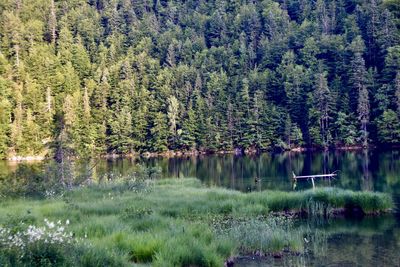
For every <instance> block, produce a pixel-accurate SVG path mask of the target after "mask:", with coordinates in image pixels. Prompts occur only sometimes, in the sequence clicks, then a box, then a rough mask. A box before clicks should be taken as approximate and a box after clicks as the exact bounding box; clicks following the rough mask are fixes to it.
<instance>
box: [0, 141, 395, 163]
mask: <svg viewBox="0 0 400 267" xmlns="http://www.w3.org/2000/svg"><path fill="white" fill-rule="evenodd" d="M398 148H400V146H383V147H377V146H374V145H370V146H369V147H368V148H364V147H362V146H360V145H354V146H338V147H331V148H327V149H324V148H320V147H294V148H291V149H290V150H277V149H275V150H273V149H271V150H267V149H263V150H260V149H246V150H242V149H233V150H218V151H202V150H189V151H183V150H181V151H172V150H171V151H166V152H143V153H130V154H117V153H107V154H102V155H99V156H96V157H92V158H105V159H118V158H138V157H142V158H179V157H197V156H209V155H236V156H246V155H247V156H254V155H258V154H262V153H285V152H289V153H303V152H324V151H361V150H391V149H398ZM70 158H71V157H70ZM72 158H73V159H79V157H72ZM48 159H52V158H50V157H48V156H43V155H30V156H12V157H7V158H5V159H4V160H5V161H8V162H11V163H21V162H32V163H34V162H41V161H44V160H48Z"/></svg>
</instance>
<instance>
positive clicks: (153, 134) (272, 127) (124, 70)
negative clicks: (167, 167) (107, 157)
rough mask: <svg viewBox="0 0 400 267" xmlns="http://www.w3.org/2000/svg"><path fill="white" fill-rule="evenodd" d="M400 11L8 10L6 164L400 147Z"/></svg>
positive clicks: (112, 6)
mask: <svg viewBox="0 0 400 267" xmlns="http://www.w3.org/2000/svg"><path fill="white" fill-rule="evenodd" d="M399 12H400V11H399V5H398V4H396V1H389V0H388V1H386V0H384V1H382V0H362V1H355V0H339V1H336V0H317V1H311V0H305V1H298V0H286V1H281V0H276V1H273V0H263V1H248V0H233V1H227V0H212V1H203V0H189V1H179V0H171V1H165V0H154V1H147V0H110V1H105V0H67V1H60V0H36V1H27V0H3V1H1V2H0V14H1V16H0V20H1V24H0V157H7V156H9V155H21V156H24V155H36V154H43V153H48V151H54V153H56V152H57V151H68V152H69V153H71V154H72V155H77V156H91V155H95V154H104V153H121V154H126V153H132V152H138V153H141V152H163V151H167V150H193V149H197V150H203V151H218V150H231V149H236V148H239V149H243V150H245V149H260V150H264V149H274V148H283V149H286V148H292V147H297V146H318V147H325V148H327V147H335V146H344V145H356V144H358V145H364V146H366V145H368V144H371V143H372V144H390V145H393V144H399V143H400V134H399V132H400V128H399V127H400V123H399V121H400V117H399V116H400V42H399V40H400V23H399ZM60 149H61V150H60Z"/></svg>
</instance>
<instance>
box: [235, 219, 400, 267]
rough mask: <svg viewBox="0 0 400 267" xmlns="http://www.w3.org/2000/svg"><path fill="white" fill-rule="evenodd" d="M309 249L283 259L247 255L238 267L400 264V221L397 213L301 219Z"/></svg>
mask: <svg viewBox="0 0 400 267" xmlns="http://www.w3.org/2000/svg"><path fill="white" fill-rule="evenodd" d="M297 227H298V231H300V232H303V233H305V235H304V236H305V237H306V239H307V240H308V243H307V244H306V252H305V253H304V254H302V255H300V256H290V255H285V256H284V257H283V258H279V259H274V258H272V257H270V258H267V259H251V258H245V259H242V260H240V261H239V262H237V264H236V266H242V267H244V266H245V267H256V266H257V267H259V266H360V267H361V266H363V267H365V266H399V265H400V254H399V253H398V251H399V249H400V222H399V220H398V218H395V217H393V216H389V215H388V216H383V217H370V218H364V219H362V220H355V219H353V220H351V219H343V218H337V219H330V220H323V219H321V220H312V221H307V220H303V221H299V222H298V226H297Z"/></svg>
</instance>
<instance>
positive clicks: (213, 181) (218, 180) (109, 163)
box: [0, 151, 400, 194]
mask: <svg viewBox="0 0 400 267" xmlns="http://www.w3.org/2000/svg"><path fill="white" fill-rule="evenodd" d="M399 159H400V153H399V151H389V152H379V151H358V152H340V151H336V152H324V153H322V152H321V153H282V154H268V153H264V154H260V155H257V156H234V155H211V156H200V157H186V158H183V157H182V158H152V159H143V158H137V159H116V160H106V159H95V160H90V161H75V162H70V163H68V164H67V165H66V166H63V170H64V172H61V170H60V166H56V164H55V163H51V162H47V163H34V164H28V165H27V164H11V163H8V162H4V161H0V179H2V180H3V181H4V180H5V179H16V180H24V181H25V182H29V181H28V180H29V179H31V178H29V177H35V176H38V175H39V176H40V175H42V176H44V179H50V176H57V175H58V176H60V175H61V173H64V177H67V178H66V179H69V178H71V177H73V179H74V180H75V181H74V182H82V181H84V180H86V179H91V180H92V181H101V180H103V179H107V180H112V179H114V178H115V177H117V176H119V175H127V174H129V173H131V172H134V171H135V169H136V168H137V165H138V163H142V164H144V165H146V166H152V167H154V166H157V167H159V168H161V169H162V174H163V177H167V178H168V177H198V178H199V179H201V180H202V181H203V182H204V183H205V184H207V185H209V186H222V187H227V188H231V189H236V190H241V191H244V192H246V191H254V190H266V189H271V190H276V189H277V190H285V191H289V190H292V179H291V177H292V173H293V172H294V173H295V174H296V175H310V174H326V173H332V172H334V171H339V176H338V178H337V179H334V180H329V179H328V180H326V179H325V180H323V179H321V180H318V181H317V183H316V185H317V186H328V185H331V186H339V187H342V188H348V189H352V190H363V191H367V190H368V191H384V192H389V193H395V194H396V193H398V192H400V177H399V173H400V161H399ZM49 166H50V167H49ZM49 168H50V169H49ZM51 172H53V173H51ZM53 178H54V177H53ZM66 182H68V181H66ZM310 187H311V182H310V181H304V182H301V183H299V184H298V187H297V189H299V190H301V189H305V188H310Z"/></svg>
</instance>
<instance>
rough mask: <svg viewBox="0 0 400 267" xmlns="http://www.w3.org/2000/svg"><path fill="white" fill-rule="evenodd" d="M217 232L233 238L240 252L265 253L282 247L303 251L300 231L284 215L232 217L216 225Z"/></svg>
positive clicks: (279, 249) (280, 249)
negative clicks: (225, 222)
mask: <svg viewBox="0 0 400 267" xmlns="http://www.w3.org/2000/svg"><path fill="white" fill-rule="evenodd" d="M217 232H218V233H219V235H222V236H228V237H229V239H231V240H234V243H235V244H236V245H237V247H238V250H239V251H240V252H241V253H242V254H253V253H255V252H257V253H259V254H265V253H268V252H277V251H282V250H283V249H291V250H293V251H303V237H302V233H301V232H300V231H296V230H295V228H294V227H293V223H292V221H291V220H290V219H288V218H285V217H271V216H269V217H259V218H242V219H239V220H238V219H232V221H231V222H230V223H229V224H228V225H227V224H222V225H221V227H219V229H218V227H217Z"/></svg>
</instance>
